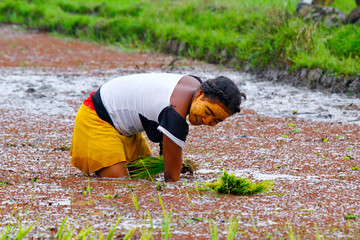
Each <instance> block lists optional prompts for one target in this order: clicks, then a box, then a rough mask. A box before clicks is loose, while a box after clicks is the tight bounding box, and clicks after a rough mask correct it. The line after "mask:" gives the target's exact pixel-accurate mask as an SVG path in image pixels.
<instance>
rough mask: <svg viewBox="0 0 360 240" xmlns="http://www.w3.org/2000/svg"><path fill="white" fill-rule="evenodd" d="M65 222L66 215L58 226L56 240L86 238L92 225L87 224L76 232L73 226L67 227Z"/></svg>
mask: <svg viewBox="0 0 360 240" xmlns="http://www.w3.org/2000/svg"><path fill="white" fill-rule="evenodd" d="M66 222H67V216H66V217H65V218H64V220H63V221H62V222H61V225H60V228H59V230H58V232H57V234H56V237H55V238H56V239H58V240H71V239H86V238H87V237H88V236H89V235H90V233H91V232H92V227H91V226H89V225H88V226H85V227H84V228H82V229H81V230H80V232H79V233H78V234H76V233H75V228H74V227H72V228H68V226H67V225H66ZM75 225H76V224H75ZM75 225H74V226H75Z"/></svg>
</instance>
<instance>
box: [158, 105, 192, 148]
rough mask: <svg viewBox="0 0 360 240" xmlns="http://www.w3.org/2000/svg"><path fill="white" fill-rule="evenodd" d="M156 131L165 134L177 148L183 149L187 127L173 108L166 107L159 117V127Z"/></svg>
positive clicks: (187, 132) (187, 131)
mask: <svg viewBox="0 0 360 240" xmlns="http://www.w3.org/2000/svg"><path fill="white" fill-rule="evenodd" d="M157 130H159V131H160V132H162V133H163V134H165V135H166V136H167V137H168V138H170V139H171V140H172V141H173V142H175V143H176V144H177V145H178V146H180V147H183V146H184V143H185V140H186V137H187V135H188V134H189V125H188V124H187V122H186V120H185V119H184V118H183V117H182V116H181V115H180V114H179V113H178V112H177V111H175V109H174V108H173V107H171V106H167V107H166V108H164V109H163V110H162V111H161V113H160V115H159V127H158V128H157Z"/></svg>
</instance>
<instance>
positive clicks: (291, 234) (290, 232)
mask: <svg viewBox="0 0 360 240" xmlns="http://www.w3.org/2000/svg"><path fill="white" fill-rule="evenodd" d="M286 228H287V233H288V235H289V239H290V240H297V239H300V238H298V237H296V235H295V233H294V230H293V228H292V225H291V223H290V222H288V223H287V224H286Z"/></svg>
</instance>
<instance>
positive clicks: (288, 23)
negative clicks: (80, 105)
mask: <svg viewBox="0 0 360 240" xmlns="http://www.w3.org/2000/svg"><path fill="white" fill-rule="evenodd" d="M298 2H299V1H298V0H287V1H283V0H265V1H264V0H262V1H261V0H252V1H250V0H248V1H237V0H219V1H214V0H199V1H192V0H182V1H180V0H173V1H170V0H141V1H140V0H133V1H131V0H128V1H125V0H121V1H115V0H107V1H101V0H88V1H81V0H72V1H70V0H46V1H45V0H33V1H27V0H2V1H1V2H0V22H5V23H16V24H21V25H23V26H25V27H29V28H35V29H42V30H46V31H49V32H55V33H60V34H63V35H68V36H72V37H78V38H82V39H86V40H91V41H101V42H105V43H109V44H116V45H122V46H126V47H129V48H136V49H140V50H147V49H151V50H156V51H161V52H170V53H173V54H177V55H181V56H185V57H190V58H196V59H201V60H204V61H208V62H211V63H217V64H230V65H231V66H232V67H234V68H235V69H241V68H242V67H244V66H245V65H248V66H250V68H251V69H253V70H257V69H259V70H261V69H263V68H265V67H267V66H272V67H278V68H284V67H285V66H290V67H291V69H299V68H301V67H307V68H316V67H320V68H323V69H325V70H327V71H328V72H329V73H335V74H341V73H344V74H356V73H359V72H360V61H359V57H358V56H359V54H360V44H359V39H360V30H359V28H358V27H355V26H352V25H344V26H341V27H328V26H325V25H321V24H319V25H313V24H312V23H308V22H304V21H303V20H301V19H298V18H296V17H295V16H294V12H295V9H296V5H297V3H298ZM333 6H334V7H336V8H338V9H340V10H342V11H344V12H345V13H349V12H350V11H351V10H352V9H353V8H354V7H355V2H354V1H353V0H351V1H350V0H347V1H340V0H335V1H334V3H333ZM169 41H173V42H176V43H177V44H178V46H179V47H178V48H177V49H169V47H168V45H169Z"/></svg>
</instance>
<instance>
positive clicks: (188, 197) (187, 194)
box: [185, 189, 194, 208]
mask: <svg viewBox="0 0 360 240" xmlns="http://www.w3.org/2000/svg"><path fill="white" fill-rule="evenodd" d="M185 192H186V197H187V199H188V201H189V203H190V206H191V208H194V205H193V203H192V200H191V197H190V195H189V193H188V191H187V190H186V189H185Z"/></svg>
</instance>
